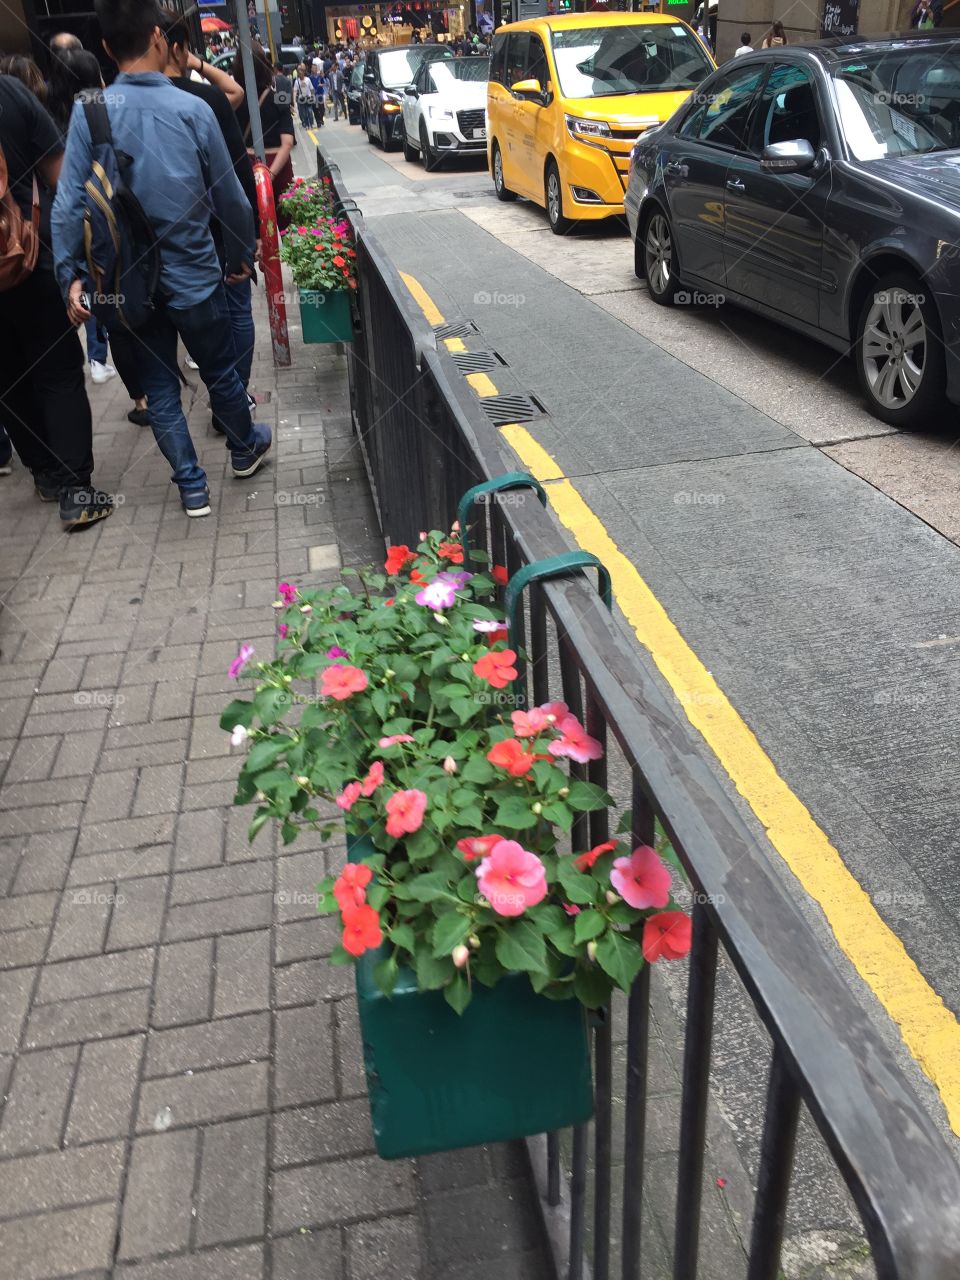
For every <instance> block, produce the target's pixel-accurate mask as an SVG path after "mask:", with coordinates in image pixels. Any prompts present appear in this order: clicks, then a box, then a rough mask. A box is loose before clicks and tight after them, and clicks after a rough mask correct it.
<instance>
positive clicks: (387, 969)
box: [373, 951, 397, 996]
mask: <svg viewBox="0 0 960 1280" xmlns="http://www.w3.org/2000/svg"><path fill="white" fill-rule="evenodd" d="M373 980H374V982H375V983H376V984H377V986H378V987H379V988H380V990H381V991H382V992H383V994H384V995H385V996H392V995H393V988H394V987H395V986H396V983H397V957H396V956H395V955H394V954H393V952H392V951H391V953H390V955H388V956H385V957H384V959H383V960H379V961H378V962H377V963H376V964H375V965H374V966H373Z"/></svg>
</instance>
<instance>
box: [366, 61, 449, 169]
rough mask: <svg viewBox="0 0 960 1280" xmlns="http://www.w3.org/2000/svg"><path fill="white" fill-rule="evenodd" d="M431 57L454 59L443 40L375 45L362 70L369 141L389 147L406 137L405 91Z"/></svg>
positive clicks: (387, 149) (385, 147)
mask: <svg viewBox="0 0 960 1280" xmlns="http://www.w3.org/2000/svg"><path fill="white" fill-rule="evenodd" d="M431 58H450V59H451V60H452V59H453V54H452V53H451V51H450V50H449V49H448V48H446V46H444V45H442V44H411V45H405V46H403V48H400V49H374V50H373V51H372V52H371V53H369V54H368V55H367V60H366V62H365V63H364V71H363V97H362V107H361V109H362V112H363V123H364V128H365V129H366V131H367V138H368V139H369V141H370V142H374V141H376V142H379V143H380V145H381V147H383V149H384V151H390V150H392V149H393V147H394V146H396V145H398V144H399V143H400V141H401V140H402V138H403V118H402V116H401V109H402V96H401V95H402V93H403V90H404V89H405V88H406V87H407V85H408V84H412V83H413V77H414V76H415V75H416V74H417V71H418V70H419V69H420V66H421V64H422V63H424V62H426V61H428V60H429V59H431Z"/></svg>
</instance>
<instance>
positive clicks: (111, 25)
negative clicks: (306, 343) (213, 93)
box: [53, 0, 271, 516]
mask: <svg viewBox="0 0 960 1280" xmlns="http://www.w3.org/2000/svg"><path fill="white" fill-rule="evenodd" d="M96 11H97V16H98V17H99V19H100V26H101V29H102V32H103V43H104V48H105V49H106V50H107V52H108V53H109V54H110V56H111V57H112V58H113V59H114V60H115V61H116V63H117V65H118V66H119V68H120V75H119V76H118V77H117V79H116V80H115V81H114V83H113V85H112V86H111V87H110V88H109V89H107V90H106V92H105V95H104V96H105V100H106V104H107V111H108V112H109V115H110V127H111V130H112V132H113V140H114V144H115V146H116V148H117V150H118V151H125V152H127V154H129V155H130V156H132V157H133V164H132V165H131V166H130V167H129V169H128V170H127V172H126V174H125V178H126V181H127V184H128V185H129V187H130V189H131V190H132V191H133V194H134V195H135V196H136V197H137V199H138V200H139V201H140V204H141V205H142V206H143V208H144V211H145V212H146V215H147V217H148V218H149V219H150V221H151V222H152V224H153V228H154V231H155V232H156V235H157V238H158V240H159V244H160V261H161V274H160V290H161V294H162V297H163V300H164V305H163V306H162V307H161V308H160V310H159V311H158V313H157V314H156V316H155V317H154V318H153V319H152V320H150V321H149V322H148V324H147V325H145V326H144V327H143V328H142V329H139V330H138V331H137V334H136V337H137V338H138V339H139V363H140V374H141V377H142V381H143V389H144V391H145V392H146V395H147V400H148V403H149V406H150V410H149V412H150V425H151V426H152V427H153V433H154V436H155V437H156V441H157V444H158V445H159V447H160V450H161V452H162V453H163V455H164V457H165V458H166V459H167V461H168V462H169V463H170V465H171V467H172V468H173V480H174V482H175V484H176V485H177V486H178V488H179V490H180V498H181V501H182V503H183V506H184V510H185V511H186V513H187V515H188V516H205V515H209V514H210V495H209V490H208V488H207V477H206V474H205V472H204V470H203V468H202V467H201V466H200V463H199V462H198V460H197V454H196V450H195V449H194V447H193V441H192V439H191V438H190V430H189V427H188V426H187V420H186V418H185V417H184V413H183V407H182V405H181V403H180V375H179V369H178V365H177V336H178V334H179V336H180V337H181V338H182V339H183V343H184V346H185V347H186V348H187V351H188V352H189V353H190V355H191V356H192V357H193V359H194V360H195V361H196V362H197V365H198V366H199V370H200V377H201V378H202V379H203V381H204V383H205V384H206V387H207V391H208V392H209V395H210V403H211V405H212V407H213V410H214V413H215V415H216V416H217V418H219V420H220V421H221V422H222V424H223V426H224V428H225V429H226V435H227V448H228V449H229V450H230V455H231V462H232V466H233V473H234V475H236V476H251V475H253V473H254V472H255V471H256V470H257V469H258V468H259V466H260V464H261V462H262V461H263V456H264V454H265V453H266V451H267V450H268V449H269V448H270V442H271V434H270V428H269V427H268V426H265V425H263V424H260V423H256V424H255V423H252V422H251V420H250V409H249V406H248V401H247V396H246V392H245V391H244V389H243V383H242V382H241V380H240V376H239V374H238V373H237V371H236V352H235V349H234V343H233V335H232V331H231V325H230V312H229V308H228V305H227V298H226V294H225V292H224V290H225V288H227V289H228V288H230V286H231V283H239V282H241V281H243V280H246V279H248V278H249V276H250V275H251V273H252V264H253V261H254V256H255V243H254V227H253V215H252V213H251V210H250V204H249V202H248V200H247V198H246V196H245V195H244V193H243V188H242V187H241V186H240V183H239V181H238V180H237V176H236V173H235V172H234V168H233V163H232V161H231V159H230V156H229V154H228V152H227V148H226V145H225V144H224V141H223V135H222V134H221V132H220V128H219V126H218V124H217V121H216V118H215V116H214V114H213V112H212V111H211V110H210V108H209V106H208V105H207V104H206V103H205V102H201V101H200V100H199V99H198V98H195V97H193V96H192V95H190V94H186V93H182V92H181V91H180V90H179V89H177V88H176V87H175V86H174V85H173V84H171V83H170V81H169V80H168V79H167V77H166V76H165V75H164V74H163V69H164V68H165V67H166V65H167V58H168V53H169V51H168V48H167V43H166V40H165V39H164V36H163V31H162V29H161V25H160V12H159V7H158V5H157V0H97V3H96ZM91 156H92V148H91V143H90V131H89V129H88V127H87V121H86V117H85V115H84V112H83V107H82V106H80V105H78V106H76V107H75V108H74V111H73V116H72V118H71V121H70V131H69V134H68V137H67V149H66V153H65V155H64V163H63V169H62V172H61V176H60V182H59V185H58V189H57V197H56V200H55V201H54V207H53V239H54V255H55V259H56V272H57V279H58V281H59V283H60V287H61V289H62V290H63V292H64V295H65V296H66V298H67V303H68V312H69V315H70V319H71V320H72V321H73V323H74V324H79V323H82V322H83V321H84V320H85V318H86V316H87V314H88V313H87V311H86V309H85V308H84V307H83V305H82V303H81V300H80V295H81V293H82V292H83V290H84V288H85V285H84V278H85V276H86V262H85V259H84V253H83V197H84V185H83V184H84V182H85V181H86V179H87V178H88V177H89V175H90V168H91ZM211 211H212V212H213V213H215V214H216V216H217V218H218V219H219V221H220V225H221V228H222V231H223V238H224V244H225V249H226V261H227V266H226V271H227V280H226V285H224V281H223V272H222V270H221V266H220V260H219V258H218V256H217V250H216V246H215V245H214V241H213V237H212V235H211V233H210V214H211Z"/></svg>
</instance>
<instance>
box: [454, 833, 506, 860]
mask: <svg viewBox="0 0 960 1280" xmlns="http://www.w3.org/2000/svg"><path fill="white" fill-rule="evenodd" d="M502 839H503V836H468V837H467V839H466V840H458V841H457V848H458V849H459V850H460V852H461V853H462V854H463V860H464V862H472V861H473V860H474V858H485V857H486V856H487V854H488V853H489V852H490V850H491V849H492V848H493V847H494V845H497V844H499V843H500V841H501V840H502Z"/></svg>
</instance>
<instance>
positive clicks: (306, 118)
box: [293, 62, 317, 129]
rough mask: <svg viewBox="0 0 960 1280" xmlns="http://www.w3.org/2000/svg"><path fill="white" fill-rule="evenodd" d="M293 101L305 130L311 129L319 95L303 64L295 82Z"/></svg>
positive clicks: (298, 69)
mask: <svg viewBox="0 0 960 1280" xmlns="http://www.w3.org/2000/svg"><path fill="white" fill-rule="evenodd" d="M293 100H294V102H295V103H296V104H297V111H298V112H299V113H300V123H301V124H302V125H303V127H304V129H309V128H310V126H311V125H312V124H313V109H314V107H315V106H316V102H317V95H316V93H315V92H314V88H313V82H312V80H311V79H310V77H309V76H308V75H307V68H306V66H305V65H304V64H303V63H302V62H301V64H300V66H299V67H298V68H297V78H296V80H294V82H293Z"/></svg>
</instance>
